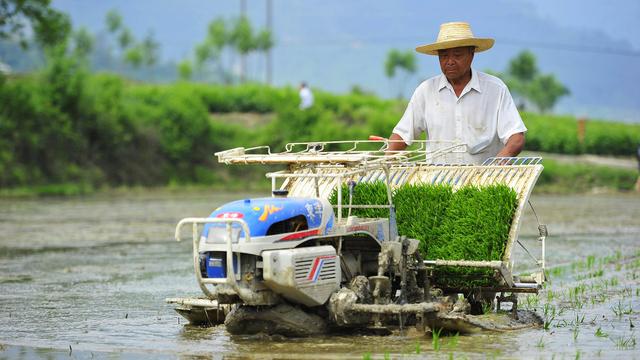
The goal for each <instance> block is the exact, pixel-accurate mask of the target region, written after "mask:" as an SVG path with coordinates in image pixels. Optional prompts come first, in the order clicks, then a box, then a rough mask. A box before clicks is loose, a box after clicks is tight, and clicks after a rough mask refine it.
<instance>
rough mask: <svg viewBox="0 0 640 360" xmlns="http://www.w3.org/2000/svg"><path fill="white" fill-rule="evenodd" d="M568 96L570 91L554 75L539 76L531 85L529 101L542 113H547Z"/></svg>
mask: <svg viewBox="0 0 640 360" xmlns="http://www.w3.org/2000/svg"><path fill="white" fill-rule="evenodd" d="M568 94H569V89H567V88H566V87H565V86H564V85H562V84H561V83H560V82H559V81H558V80H556V78H555V76H553V75H552V74H547V75H539V76H537V77H536V78H535V79H534V80H533V82H532V83H531V85H530V90H529V99H530V100H531V101H532V102H533V103H535V104H536V106H537V107H538V110H540V112H542V113H545V112H547V111H549V110H551V109H553V107H554V105H555V104H556V102H557V101H558V99H560V98H561V97H562V96H565V95H568Z"/></svg>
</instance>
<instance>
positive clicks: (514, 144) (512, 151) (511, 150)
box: [496, 132, 524, 157]
mask: <svg viewBox="0 0 640 360" xmlns="http://www.w3.org/2000/svg"><path fill="white" fill-rule="evenodd" d="M523 148H524V133H521V132H520V133H515V134H513V135H511V136H510V137H509V140H507V143H506V144H505V145H504V147H503V148H502V150H500V152H499V153H498V155H496V156H497V157H512V156H518V154H520V151H522V149H523Z"/></svg>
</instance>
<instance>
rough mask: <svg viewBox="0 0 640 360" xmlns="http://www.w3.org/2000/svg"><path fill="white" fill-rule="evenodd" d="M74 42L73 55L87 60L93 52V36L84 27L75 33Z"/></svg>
mask: <svg viewBox="0 0 640 360" xmlns="http://www.w3.org/2000/svg"><path fill="white" fill-rule="evenodd" d="M73 42H74V47H73V54H74V55H75V56H76V57H79V58H83V59H86V58H87V57H88V56H89V54H91V51H93V43H94V39H93V36H92V35H91V33H89V31H88V30H87V29H86V28H84V27H81V28H80V29H79V30H78V31H76V32H74V33H73Z"/></svg>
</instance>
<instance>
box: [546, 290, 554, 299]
mask: <svg viewBox="0 0 640 360" xmlns="http://www.w3.org/2000/svg"><path fill="white" fill-rule="evenodd" d="M553 298H554V293H553V290H551V289H549V291H547V302H552V301H553Z"/></svg>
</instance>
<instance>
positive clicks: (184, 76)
mask: <svg viewBox="0 0 640 360" xmlns="http://www.w3.org/2000/svg"><path fill="white" fill-rule="evenodd" d="M192 75H193V66H192V65H191V61H189V60H183V61H181V62H180V63H179V64H178V76H179V77H180V80H190V79H191V76H192Z"/></svg>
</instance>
